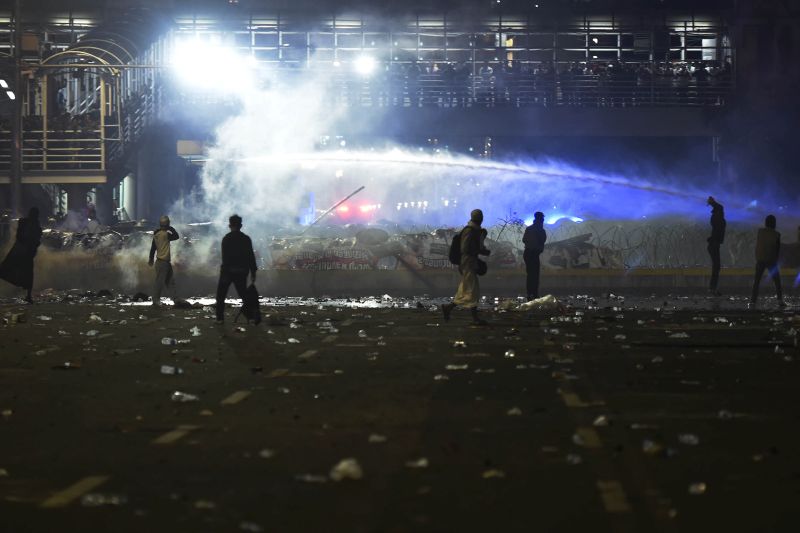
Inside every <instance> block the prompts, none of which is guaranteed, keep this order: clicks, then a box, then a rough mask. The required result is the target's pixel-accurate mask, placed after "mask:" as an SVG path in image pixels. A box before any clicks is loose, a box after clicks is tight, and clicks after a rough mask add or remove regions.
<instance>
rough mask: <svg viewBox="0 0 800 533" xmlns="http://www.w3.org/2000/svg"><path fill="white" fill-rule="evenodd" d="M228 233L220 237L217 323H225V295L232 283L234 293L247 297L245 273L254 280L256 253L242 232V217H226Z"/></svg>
mask: <svg viewBox="0 0 800 533" xmlns="http://www.w3.org/2000/svg"><path fill="white" fill-rule="evenodd" d="M228 227H229V228H230V230H231V231H230V233H228V234H227V235H225V237H223V238H222V266H221V267H220V270H219V283H218V284H217V307H216V311H217V324H224V323H225V297H226V296H227V295H228V289H229V288H230V286H231V283H233V286H234V287H236V293H237V294H238V295H239V298H241V299H242V303H243V304H244V303H245V302H246V300H247V299H248V298H247V274H248V273H249V274H250V277H251V278H252V282H251V283H255V281H256V270H258V267H257V266H256V254H255V252H253V241H252V240H250V237H248V236H247V235H245V234H244V233H242V217H240V216H239V215H232V216H231V217H230V218H229V219H228Z"/></svg>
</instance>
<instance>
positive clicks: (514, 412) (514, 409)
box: [506, 407, 522, 416]
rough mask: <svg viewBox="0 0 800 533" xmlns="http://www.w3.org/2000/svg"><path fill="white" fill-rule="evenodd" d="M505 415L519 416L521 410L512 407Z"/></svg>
mask: <svg viewBox="0 0 800 533" xmlns="http://www.w3.org/2000/svg"><path fill="white" fill-rule="evenodd" d="M506 414H507V415H508V416H519V415H521V414H522V409H520V408H519V407H512V408H511V409H509V410H508V411H506Z"/></svg>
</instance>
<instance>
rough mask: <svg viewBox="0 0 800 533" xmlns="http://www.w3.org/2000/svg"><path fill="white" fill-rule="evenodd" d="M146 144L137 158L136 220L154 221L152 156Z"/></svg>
mask: <svg viewBox="0 0 800 533" xmlns="http://www.w3.org/2000/svg"><path fill="white" fill-rule="evenodd" d="M149 144H150V143H148V142H145V143H144V146H142V147H141V148H140V149H139V153H138V154H137V157H136V218H137V219H139V220H141V219H152V215H151V213H150V167H151V159H152V158H151V156H150V150H151V147H150V146H149Z"/></svg>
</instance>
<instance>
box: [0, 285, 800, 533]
mask: <svg viewBox="0 0 800 533" xmlns="http://www.w3.org/2000/svg"><path fill="white" fill-rule="evenodd" d="M62 297H63V294H53V295H50V298H51V300H52V301H50V302H45V303H39V304H37V305H34V306H29V307H26V306H20V305H17V304H15V303H13V302H6V303H5V304H2V305H0V315H4V316H5V317H6V321H7V322H9V323H8V324H6V325H3V326H0V411H1V412H2V416H0V531H3V532H13V533H17V532H27V531H36V532H39V531H114V532H128V531H130V532H145V531H147V532H170V533H174V532H198V531H215V532H216V531H220V532H236V531H265V532H271V531H274V532H295V531H313V532H328V531H347V532H404V531H437V532H439V531H441V532H450V531H453V532H465V531H476V532H477V531H480V532H483V531H497V532H516V531H526V532H531V531H542V532H550V531H553V532H555V531H559V532H560V531H576V532H578V531H579V532H585V531H592V532H605V531H614V532H616V531H619V532H646V531H680V532H695V531H696V532H703V533H707V532H709V531H726V532H740V531H754V532H755V531H758V532H767V531H768V532H773V531H787V532H788V531H797V524H798V519H799V518H800V457H799V456H798V449H800V430H798V427H797V426H798V419H799V418H800V402H798V400H797V387H798V385H797V384H798V378H800V366H798V365H800V353H799V352H798V348H797V347H796V342H797V340H796V339H797V333H796V331H797V330H798V329H800V315H798V314H795V311H793V310H792V308H791V307H790V309H789V310H783V311H781V310H778V309H777V308H776V307H774V306H773V304H771V303H767V304H766V305H765V308H764V309H762V310H758V311H748V310H745V309H744V305H743V301H741V300H720V301H715V300H707V299H702V298H697V299H693V298H681V299H677V298H639V299H629V300H627V301H621V300H617V299H608V298H598V299H597V300H596V301H595V302H593V301H592V300H591V299H589V300H587V299H576V298H570V299H567V300H565V304H566V306H565V307H562V308H560V309H552V310H544V311H535V312H518V311H508V312H501V311H499V310H494V311H491V310H487V311H486V312H485V313H484V315H485V316H486V318H487V319H488V321H489V325H488V326H486V327H471V326H470V325H469V322H468V313H466V312H465V311H460V312H459V311H456V312H455V313H454V315H455V316H454V318H453V320H452V321H451V322H450V323H447V324H445V323H444V322H443V320H442V318H441V315H440V314H439V312H438V311H437V310H436V308H435V307H434V305H435V304H436V302H432V301H425V302H423V303H422V304H421V306H420V307H418V306H417V303H416V300H413V299H410V300H402V301H388V300H387V301H383V302H380V301H372V302H369V301H368V302H364V301H357V302H349V303H348V302H341V301H340V302H329V301H322V302H302V301H299V300H289V301H272V302H269V305H266V306H265V307H264V312H265V313H267V314H269V315H270V316H269V317H268V318H267V319H265V322H264V323H263V324H262V325H260V326H258V327H255V326H250V325H248V326H245V328H244V331H237V330H236V329H235V325H234V324H232V323H231V321H230V320H229V321H228V323H226V325H225V326H223V327H218V326H215V325H214V321H213V320H212V318H211V315H212V313H211V312H210V311H209V309H205V310H204V309H202V308H195V309H172V308H166V309H163V310H158V311H156V310H153V309H151V308H148V307H143V306H130V305H123V304H122V303H121V302H118V301H109V300H105V299H82V298H78V297H75V298H71V299H69V301H63V299H62ZM300 304H307V305H300ZM15 313H25V315H26V319H27V320H26V321H24V322H21V323H17V322H15V317H14V316H12V315H13V314H15ZM232 313H233V311H232V310H231V311H229V316H232ZM92 315H96V317H97V318H92ZM43 317H47V318H49V320H48V319H46V318H43ZM123 321H124V323H123ZM292 324H294V325H292ZM194 327H197V328H199V333H200V334H199V336H193V335H192V333H191V332H190V329H191V328H194ZM92 331H94V332H95V333H92ZM196 331H197V330H196ZM165 337H166V338H174V339H186V340H188V341H189V342H188V343H187V344H177V345H165V344H162V338H165ZM292 339H295V341H296V342H295V341H293V340H292ZM461 343H463V346H462V345H460V344H461ZM162 365H168V366H172V367H177V368H180V369H182V370H183V373H182V374H178V375H168V374H162V372H161V367H162ZM175 391H181V392H185V393H187V394H191V395H196V396H197V397H198V399H197V400H195V401H189V402H176V401H173V400H172V399H171V397H172V395H173V393H174V392H175ZM349 458H352V459H355V463H356V464H353V463H352V462H351V463H349V466H350V468H349V469H348V468H345V469H343V470H342V471H341V473H342V474H343V475H344V476H345V479H342V480H340V481H336V480H335V479H333V478H335V477H338V476H337V475H336V474H337V471H332V469H333V467H334V466H335V465H337V464H338V463H339V462H340V461H342V460H344V459H349ZM347 464H348V463H346V466H347ZM353 467H356V468H353ZM359 474H360V476H359ZM348 475H349V476H353V477H356V478H358V479H351V478H348V477H347V476H348Z"/></svg>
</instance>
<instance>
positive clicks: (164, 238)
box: [147, 215, 180, 307]
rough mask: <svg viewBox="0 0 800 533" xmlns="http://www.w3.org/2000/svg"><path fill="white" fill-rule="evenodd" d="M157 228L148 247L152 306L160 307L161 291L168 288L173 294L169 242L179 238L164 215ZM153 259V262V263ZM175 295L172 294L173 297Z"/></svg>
mask: <svg viewBox="0 0 800 533" xmlns="http://www.w3.org/2000/svg"><path fill="white" fill-rule="evenodd" d="M158 224H159V227H158V229H157V230H155V231H154V232H153V243H152V244H151V245H150V258H149V260H148V262H147V264H149V265H150V266H153V264H155V267H156V281H155V284H154V285H153V306H154V307H158V306H159V305H161V291H162V290H164V287H169V288H170V289H171V290H172V291H173V292H175V273H174V272H173V270H172V254H171V252H170V244H169V243H170V242H172V241H177V240H178V239H179V238H180V237H179V236H178V232H177V231H175V228H173V227H172V226H170V225H169V217H168V216H166V215H164V216H162V217H161V218H160V219H159V220H158ZM153 259H155V262H154V261H153ZM175 296H176V295H175V294H173V297H175Z"/></svg>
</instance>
